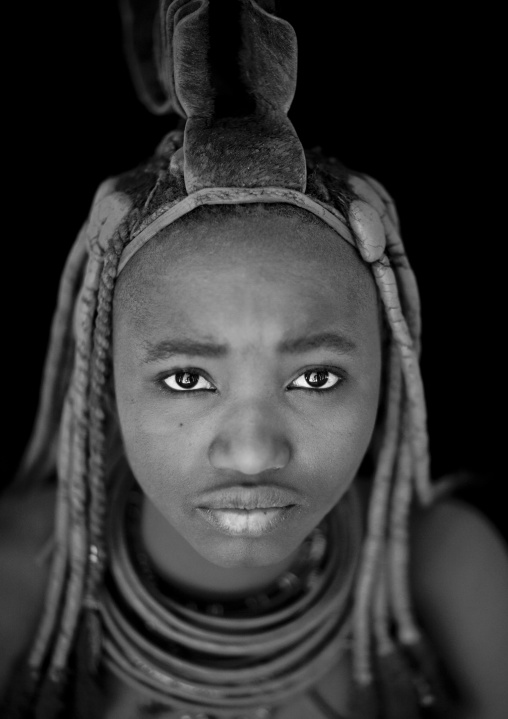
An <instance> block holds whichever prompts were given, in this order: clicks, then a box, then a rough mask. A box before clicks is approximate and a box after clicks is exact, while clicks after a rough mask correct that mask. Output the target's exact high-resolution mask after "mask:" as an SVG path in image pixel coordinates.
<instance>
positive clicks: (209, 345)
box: [144, 332, 356, 364]
mask: <svg viewBox="0 0 508 719" xmlns="http://www.w3.org/2000/svg"><path fill="white" fill-rule="evenodd" d="M319 349H321V350H323V349H324V350H331V351H332V352H337V353H339V354H351V353H353V352H354V351H355V350H356V344H355V343H354V342H353V340H351V339H350V338H348V337H345V336H344V335H341V334H338V333H336V332H320V333H318V334H311V335H307V336H305V337H297V338H295V339H286V340H283V341H282V342H280V343H279V345H277V352H278V353H279V354H283V355H296V354H304V353H305V352H311V351H312V350H319ZM145 350H146V351H145V356H144V362H145V363H147V364H149V363H151V362H161V361H164V360H168V359H171V358H172V357H174V356H176V355H186V356H188V357H204V358H208V359H220V358H222V357H226V356H227V355H228V354H229V347H228V345H226V344H215V343H214V342H208V341H198V340H193V339H188V338H183V337H182V338H179V339H176V338H175V339H170V340H162V341H161V342H155V343H151V342H146V343H145Z"/></svg>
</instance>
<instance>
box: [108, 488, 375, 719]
mask: <svg viewBox="0 0 508 719" xmlns="http://www.w3.org/2000/svg"><path fill="white" fill-rule="evenodd" d="M114 501H115V506H116V507H117V509H118V511H116V512H113V513H111V515H112V518H111V522H110V525H109V532H108V542H109V550H110V555H109V556H110V562H109V571H108V577H107V581H106V582H105V585H104V591H103V594H102V597H101V613H102V616H103V620H104V622H103V623H104V634H105V636H104V645H103V649H104V663H105V665H106V666H107V667H108V668H109V669H110V670H111V671H112V672H113V673H114V674H115V675H116V676H117V677H119V678H120V679H121V680H122V682H124V683H125V684H127V685H129V686H131V687H134V688H135V689H136V690H137V691H139V692H140V693H141V694H142V695H144V696H146V697H147V698H148V699H150V700H152V701H155V702H157V704H161V705H163V706H165V707H167V708H168V710H171V711H173V712H174V717H175V719H268V718H272V717H274V716H275V714H276V712H277V707H278V706H281V705H283V704H284V703H285V702H287V701H288V700H289V699H290V698H293V697H294V696H295V694H297V693H301V692H304V691H306V690H307V689H310V688H311V687H312V686H313V685H315V684H316V683H317V682H318V681H319V679H320V678H322V677H323V676H324V675H325V674H326V673H327V672H328V671H329V669H330V667H331V666H332V665H333V664H334V663H336V662H337V660H338V658H339V656H340V654H341V652H343V651H344V650H345V649H346V646H347V642H348V636H349V626H350V609H351V589H352V584H353V579H354V575H355V571H356V566H357V561H358V556H359V550H360V544H361V519H360V507H359V502H358V498H357V496H356V492H353V491H351V490H350V491H349V492H348V493H347V495H346V496H345V497H344V498H343V499H341V501H340V502H339V503H338V505H337V506H336V507H335V508H334V509H333V510H332V511H331V512H330V513H329V515H327V517H326V518H325V519H324V520H323V521H322V522H321V524H320V525H319V526H318V527H316V528H315V529H314V530H313V532H311V534H310V535H309V536H308V537H307V539H306V540H305V542H304V543H303V544H302V547H301V549H300V552H299V554H298V556H297V557H296V559H295V561H294V563H293V564H292V565H291V567H290V569H289V570H288V571H286V572H285V573H284V574H283V575H282V576H281V577H280V578H279V579H278V580H277V581H275V582H273V584H272V585H270V586H269V587H267V588H266V589H265V590H263V591H262V592H258V593H257V594H254V595H252V596H250V597H247V598H245V599H241V600H233V601H225V602H206V601H198V600H196V599H195V597H190V596H189V595H186V594H185V592H183V591H181V590H179V589H176V588H175V587H173V585H169V584H168V583H166V582H164V581H163V580H162V579H160V577H158V576H157V575H156V573H155V572H154V570H153V567H152V565H151V563H150V560H149V558H148V556H147V554H146V552H145V551H144V549H143V546H142V543H141V537H140V514H141V501H142V494H141V492H140V490H139V489H137V487H136V485H134V484H131V486H128V485H126V483H125V482H124V483H123V487H121V488H120V489H119V492H118V495H117V497H116V498H115V500H114Z"/></svg>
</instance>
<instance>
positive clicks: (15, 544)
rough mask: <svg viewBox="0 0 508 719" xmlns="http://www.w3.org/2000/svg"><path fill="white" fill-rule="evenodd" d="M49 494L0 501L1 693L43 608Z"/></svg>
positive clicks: (51, 503)
mask: <svg viewBox="0 0 508 719" xmlns="http://www.w3.org/2000/svg"><path fill="white" fill-rule="evenodd" d="M54 497H55V495H54V490H53V489H43V490H38V491H37V492H32V493H30V494H24V495H23V496H19V495H16V494H8V495H5V496H3V497H2V498H1V499H0V577H1V581H0V647H2V651H1V652H0V694H1V693H2V690H3V687H4V684H5V681H6V679H7V677H8V675H9V672H10V670H11V668H12V666H13V664H14V662H15V661H16V660H17V659H18V658H19V656H20V655H21V654H22V652H23V651H25V650H26V648H27V647H28V646H29V644H30V640H31V638H32V636H33V634H34V631H35V628H36V626H37V622H38V619H39V617H40V614H41V611H42V605H43V602H44V593H45V587H46V583H47V578H48V568H49V562H48V556H47V554H48V553H47V552H46V553H45V552H44V549H45V548H46V547H47V546H48V541H50V539H51V534H52V529H53V514H54ZM45 555H46V556H45Z"/></svg>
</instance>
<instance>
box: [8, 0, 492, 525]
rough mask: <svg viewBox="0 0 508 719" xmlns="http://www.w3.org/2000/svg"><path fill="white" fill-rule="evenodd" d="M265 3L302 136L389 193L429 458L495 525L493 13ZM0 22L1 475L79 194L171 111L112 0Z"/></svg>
mask: <svg viewBox="0 0 508 719" xmlns="http://www.w3.org/2000/svg"><path fill="white" fill-rule="evenodd" d="M399 8H400V6H399ZM278 12H279V14H280V15H282V16H283V17H285V18H286V19H288V20H289V21H290V22H291V23H292V24H293V26H294V28H295V30H296V33H297V36H298V40H299V82H298V88H297V93H296V97H295V100H294V103H293V106H292V109H291V112H290V116H291V119H292V121H293V123H294V125H295V126H296V129H297V131H298V133H299V135H300V138H301V139H302V141H303V143H304V144H305V145H306V146H313V145H321V146H322V147H324V148H325V150H327V151H328V152H330V153H331V154H334V155H335V156H337V157H338V158H340V159H341V160H342V161H343V162H344V163H345V164H346V165H347V166H349V167H352V168H354V169H356V170H361V171H365V172H367V173H368V174H370V175H372V176H373V177H375V178H377V179H378V180H380V181H381V182H382V183H383V184H384V185H385V186H386V188H387V189H388V190H389V192H390V193H391V194H392V195H393V197H394V198H395V200H396V202H397V206H398V208H399V213H400V217H401V223H402V235H403V238H404V240H405V243H406V248H407V251H408V255H409V257H410V260H411V262H412V265H413V267H414V269H415V271H416V274H417V277H418V279H419V283H420V288H421V294H422V302H423V326H424V336H423V358H422V363H423V365H422V366H423V374H424V381H425V385H426V394H427V401H428V411H429V428H430V436H431V448H432V463H433V473H434V475H435V476H439V475H441V474H443V473H445V472H448V471H451V470H456V469H469V470H472V471H474V472H477V473H479V474H481V475H482V476H483V477H484V478H485V482H486V484H485V487H486V489H485V491H484V493H483V494H482V495H478V497H475V501H476V502H477V503H479V504H480V505H481V506H483V508H484V509H486V510H487V511H488V513H489V514H490V515H491V516H492V517H493V519H494V520H495V521H496V522H497V523H498V524H499V526H501V527H502V528H503V529H504V527H505V526H506V520H505V519H504V512H503V509H502V506H503V505H502V503H501V502H500V500H501V490H502V474H504V471H503V470H504V462H503V461H502V459H504V453H505V439H504V433H503V431H502V424H503V423H504V414H505V409H504V404H503V402H502V399H501V394H502V387H504V384H505V383H504V376H505V371H506V361H505V354H506V351H505V349H504V345H505V342H504V336H503V335H504V332H505V329H503V326H504V323H503V321H502V319H501V318H502V314H501V311H500V309H499V307H500V302H501V295H502V293H503V289H504V286H505V281H504V274H505V272H504V268H503V264H502V261H501V251H502V247H503V243H504V240H503V234H504V235H505V234H506V229H505V227H506V225H505V223H504V221H503V215H502V205H503V201H505V197H506V192H503V191H502V190H501V186H500V181H501V179H502V178H503V173H502V171H501V170H498V168H497V153H498V142H497V140H496V136H495V132H494V127H493V125H494V118H495V117H496V115H497V110H496V94H497V90H496V88H497V86H498V83H497V79H496V73H495V68H496V62H495V59H494V56H493V53H492V49H493V48H492V47H491V44H490V43H491V41H490V37H491V25H493V24H494V23H495V19H490V18H488V17H487V16H486V13H484V15H483V16H479V15H478V13H476V14H474V15H473V14H472V11H471V14H470V15H468V14H466V13H465V11H464V8H462V9H461V14H460V17H459V16H457V15H452V14H451V11H450V14H449V15H446V16H444V15H443V13H442V11H440V10H438V9H437V6H436V7H432V5H429V4H425V5H423V4H411V6H410V7H409V6H408V7H406V8H405V9H403V10H400V9H397V11H395V9H394V7H392V8H390V9H388V10H386V8H383V10H380V9H378V10H376V11H372V10H371V9H369V8H368V6H366V5H365V4H363V3H358V4H357V7H348V8H345V7H342V3H339V2H336V0H323V1H319V0H315V2H313V3H309V2H297V1H296V0H293V1H291V0H283V1H282V0H279V2H278ZM9 27H10V28H11V30H12V38H10V41H11V42H12V43H13V45H12V48H13V50H12V55H11V58H10V61H9V62H8V63H7V66H6V67H4V78H6V82H5V85H4V93H5V95H6V99H7V103H6V106H7V109H6V110H4V121H5V120H7V121H8V124H9V128H10V129H9V131H5V132H4V133H3V137H4V142H5V143H6V146H5V156H6V157H9V160H10V162H9V163H8V167H9V169H8V170H7V168H5V169H4V172H5V175H6V180H7V189H8V192H6V189H4V191H3V196H4V203H5V204H4V212H3V213H2V214H3V216H4V218H5V220H4V227H3V230H4V232H3V238H2V240H3V252H2V262H3V268H4V272H3V273H2V277H3V283H2V284H3V290H4V293H3V304H2V306H3V319H4V323H3V325H4V333H3V334H4V342H5V345H4V347H5V349H4V357H5V363H4V365H5V369H4V373H3V378H4V388H6V395H7V401H6V403H5V405H4V408H5V409H4V413H3V414H4V419H5V420H6V425H4V427H6V429H4V438H5V439H6V440H7V441H6V443H5V446H6V449H5V453H4V456H6V458H7V461H6V466H5V474H4V479H5V480H8V478H9V477H10V476H11V475H12V472H13V470H14V467H15V465H16V462H17V460H18V458H19V455H20V452H21V450H22V447H23V444H24V443H25V441H26V439H27V437H28V434H29V430H30V426H31V422H32V419H33V414H34V411H35V407H36V402H37V395H38V391H39V382H40V374H41V368H42V362H43V357H44V353H45V349H46V342H47V333H48V328H49V322H50V318H51V314H52V311H53V306H54V303H55V298H56V290H57V282H58V278H59V275H60V272H61V270H62V266H63V262H64V259H65V256H66V254H67V252H68V250H69V248H70V246H71V244H72V242H73V240H74V237H75V235H76V233H77V231H78V230H79V228H80V226H81V223H82V222H83V220H84V219H85V217H86V215H87V212H88V209H89V206H90V202H91V200H92V196H93V193H94V191H95V189H96V187H97V185H98V184H99V183H100V181H101V180H103V179H104V178H106V177H108V176H111V175H115V174H117V173H119V172H121V171H124V170H126V169H129V168H130V167H132V166H134V165H135V164H136V163H137V162H139V161H141V160H142V159H144V158H145V157H147V156H148V155H149V154H150V153H151V152H152V150H153V148H154V147H155V145H156V144H157V143H158V141H159V139H160V138H161V137H162V135H163V134H164V133H165V132H166V131H167V130H168V129H171V127H173V124H174V123H173V121H172V120H168V119H167V118H160V117H154V116H151V115H150V114H149V113H148V112H147V111H146V110H145V109H144V107H143V106H142V105H141V104H140V103H139V101H138V100H137V98H136V96H135V93H134V90H133V87H132V85H131V82H130V77H129V74H128V70H127V67H126V63H125V61H124V56H123V51H122V39H121V27H120V19H119V14H118V10H117V5H116V2H115V1H114V0H91V1H89V2H87V3H86V4H85V3H81V4H80V3H68V2H66V3H63V2H60V3H51V4H48V5H41V4H39V5H36V4H33V6H30V4H29V5H28V6H27V5H22V6H21V7H20V9H19V11H18V16H17V17H16V18H15V20H14V21H13V22H12V23H10V24H9Z"/></svg>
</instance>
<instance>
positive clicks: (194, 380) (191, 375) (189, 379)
mask: <svg viewBox="0 0 508 719" xmlns="http://www.w3.org/2000/svg"><path fill="white" fill-rule="evenodd" d="M162 381H163V382H164V384H165V385H166V387H168V388H169V389H170V390H171V391H172V392H188V391H189V390H192V391H194V392H197V391H199V390H214V389H215V387H214V386H213V384H212V383H211V382H209V381H208V380H207V379H205V378H204V377H203V376H202V375H200V374H199V372H193V371H192V370H179V371H178V372H173V374H170V375H168V376H167V377H164V379H163V380H162Z"/></svg>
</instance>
